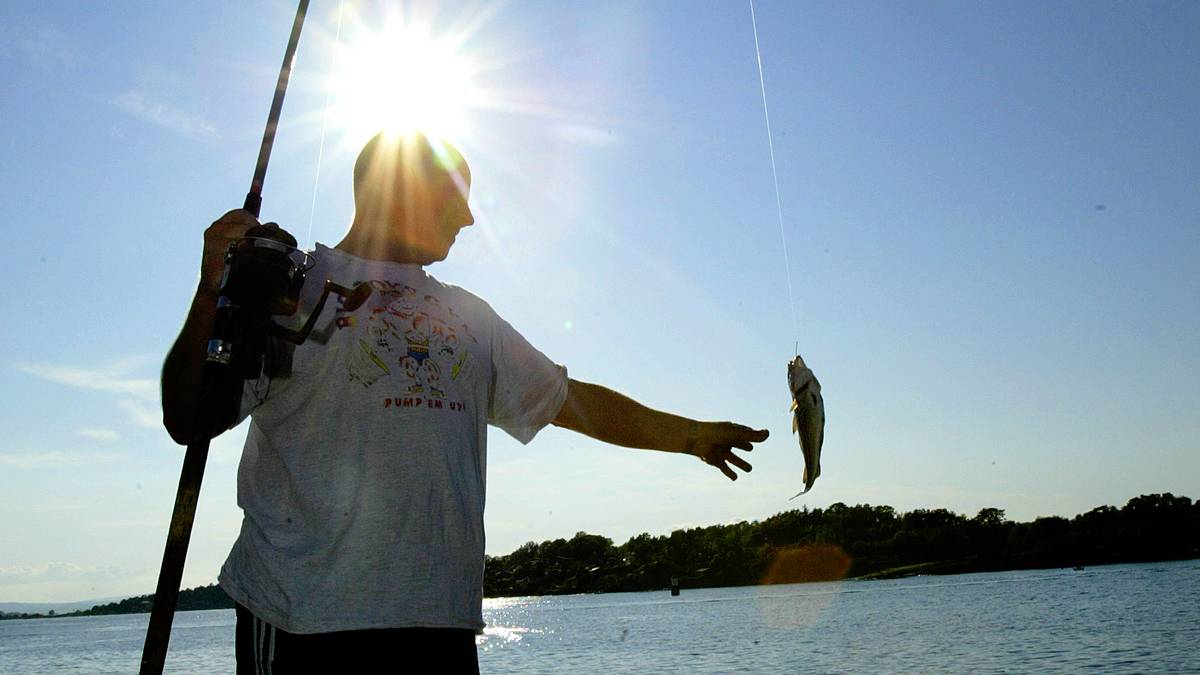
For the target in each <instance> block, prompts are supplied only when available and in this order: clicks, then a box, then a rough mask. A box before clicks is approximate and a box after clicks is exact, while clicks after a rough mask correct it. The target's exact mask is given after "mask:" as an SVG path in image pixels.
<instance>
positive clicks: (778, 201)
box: [750, 0, 800, 352]
mask: <svg viewBox="0 0 1200 675" xmlns="http://www.w3.org/2000/svg"><path fill="white" fill-rule="evenodd" d="M750 26H751V28H753V29H754V56H755V57H756V58H757V59H758V86H759V88H760V89H761V90H762V102H763V119H764V120H766V123H767V148H768V149H769V150H770V152H771V178H772V179H773V180H774V181H775V210H776V212H777V213H778V215H779V239H780V241H782V242H783V264H784V265H785V266H786V269H785V270H784V271H785V272H786V275H785V276H786V277H787V289H788V308H789V309H790V310H791V312H792V334H793V335H795V336H797V337H798V336H799V335H800V324H799V322H798V321H797V320H796V296H795V294H794V293H793V292H792V263H791V260H790V259H789V258H788V247H787V235H786V234H785V232H784V229H783V199H782V198H781V197H780V196H779V172H778V171H777V170H776V169H775V143H774V141H773V140H772V138H771V114H770V113H769V112H768V111H767V84H766V80H765V78H763V64H762V51H761V50H760V49H759V47H758V22H757V21H755V18H754V0H750ZM799 346H800V343H799V342H797V343H796V347H797V350H796V351H797V352H799Z"/></svg>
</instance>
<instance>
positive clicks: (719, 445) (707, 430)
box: [554, 380, 768, 480]
mask: <svg viewBox="0 0 1200 675" xmlns="http://www.w3.org/2000/svg"><path fill="white" fill-rule="evenodd" d="M554 424H555V425H556V426H560V427H563V428H564V429H570V430H572V431H578V432H579V433H581V434H586V435H588V436H591V437H592V438H595V439H597V440H601V441H604V442H606V443H613V444H615V445H622V446H625V447H627V448H644V449H647V450H662V451H663V452H681V453H687V454H691V455H695V456H697V457H699V458H700V459H702V460H704V462H705V463H707V464H711V465H712V466H715V467H717V468H718V469H720V470H721V473H723V474H725V475H726V476H728V477H729V479H730V480H737V474H736V473H735V472H734V471H733V469H731V468H730V467H729V465H730V464H732V465H733V466H736V467H737V468H739V469H741V470H742V471H749V470H750V464H749V462H747V461H746V460H744V459H742V458H741V457H738V456H737V455H735V454H733V448H738V449H741V450H746V451H750V450H752V449H753V447H754V446H753V444H754V443H758V442H761V441H763V440H766V438H767V433H768V432H767V430H766V429H759V430H755V429H751V428H750V427H747V426H743V425H741V424H734V423H733V422H699V421H697V420H693V419H688V418H686V417H680V416H679V415H672V414H671V413H665V412H661V411H658V410H653V409H651V408H647V407H646V406H644V405H642V404H641V403H638V402H637V401H635V400H633V399H631V398H629V397H628V396H625V395H624V394H620V393H618V392H615V391H613V390H612V389H608V388H607V387H602V386H600V385H598V384H589V383H587V382H580V381H578V380H569V381H568V385H567V401H566V403H564V404H563V407H562V410H561V411H559V413H558V417H556V418H555V419H554Z"/></svg>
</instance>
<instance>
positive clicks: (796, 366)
mask: <svg viewBox="0 0 1200 675" xmlns="http://www.w3.org/2000/svg"><path fill="white" fill-rule="evenodd" d="M788 388H789V389H791V391H792V433H798V434H799V435H800V451H801V452H802V453H803V454H804V490H802V491H800V492H798V493H796V494H794V495H792V499H795V498H796V497H799V496H800V495H802V494H805V493H806V492H808V491H809V490H811V489H812V486H813V483H815V482H816V481H817V476H820V475H821V445H822V444H824V442H825V399H823V398H821V383H820V382H818V381H817V377H816V376H815V375H813V372H812V371H811V370H809V368H808V366H807V365H805V364H804V359H803V358H801V357H800V355H799V354H797V355H796V358H794V359H792V361H791V362H790V363H788Z"/></svg>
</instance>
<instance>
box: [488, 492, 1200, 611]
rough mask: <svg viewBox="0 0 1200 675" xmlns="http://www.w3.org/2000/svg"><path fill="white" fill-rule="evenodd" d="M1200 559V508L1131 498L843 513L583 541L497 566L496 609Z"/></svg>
mask: <svg viewBox="0 0 1200 675" xmlns="http://www.w3.org/2000/svg"><path fill="white" fill-rule="evenodd" d="M1195 557H1200V501H1197V502H1195V503H1193V502H1192V500H1191V499H1189V498H1188V497H1176V496H1174V495H1172V494H1169V493H1167V494H1149V495H1142V496H1139V497H1134V498H1133V499H1131V500H1129V502H1128V503H1126V504H1125V506H1123V507H1121V508H1120V509H1118V508H1116V507H1113V506H1099V507H1096V508H1094V509H1092V510H1091V511H1088V512H1087V513H1083V514H1080V515H1078V516H1075V517H1074V518H1071V519H1067V518H1061V517H1058V516H1050V517H1043V518H1037V519H1036V520H1034V521H1032V522H1027V523H1017V522H1013V521H1011V520H1008V519H1006V518H1005V513H1004V510H1003V509H998V508H985V509H982V510H980V511H979V513H977V514H976V515H974V516H972V517H967V516H964V515H960V514H957V513H953V512H951V511H948V510H946V509H916V510H913V511H909V512H906V513H897V512H896V510H895V509H893V508H892V507H890V506H871V505H869V504H859V505H856V506H847V505H846V504H842V503H840V502H839V503H835V504H833V505H831V506H829V507H828V508H825V509H811V510H810V509H808V508H804V509H798V510H793V511H786V512H784V513H780V514H777V515H774V516H771V517H770V518H767V519H766V520H763V521H761V522H760V521H753V522H740V523H734V524H732V525H713V526H709V527H697V528H692V529H685V530H676V531H674V532H672V533H671V534H669V535H662V536H653V535H650V534H639V535H637V536H636V537H633V538H631V539H630V540H629V541H627V542H625V543H624V544H621V545H620V546H614V545H613V542H612V540H610V539H608V538H607V537H603V536H600V535H595V534H588V533H586V532H580V533H578V534H576V535H575V536H574V537H572V538H571V539H569V540H568V539H555V540H553V541H544V542H541V543H535V542H529V543H527V544H525V545H523V546H521V547H520V548H518V549H517V550H516V551H513V552H512V553H510V554H508V555H503V556H495V557H491V556H489V557H488V558H487V567H486V568H485V580H484V590H485V592H486V593H487V595H488V596H489V597H503V596H522V595H554V594H564V593H608V592H616V591H647V590H654V589H661V588H666V587H669V586H670V585H671V581H672V578H675V579H676V580H677V581H678V583H679V585H680V586H681V587H685V588H687V587H692V588H705V587H714V586H744V585H753V584H762V583H794V582H804V581H829V580H836V579H842V578H846V577H868V578H871V577H874V578H879V577H890V576H903V575H909V574H916V573H935V574H936V573H942V574H948V573H960V572H983V571H997V570H1009V569H1032V568H1046V567H1075V566H1081V565H1101V564H1109V563H1122V562H1149V561H1158V560H1176V559H1184V558H1195Z"/></svg>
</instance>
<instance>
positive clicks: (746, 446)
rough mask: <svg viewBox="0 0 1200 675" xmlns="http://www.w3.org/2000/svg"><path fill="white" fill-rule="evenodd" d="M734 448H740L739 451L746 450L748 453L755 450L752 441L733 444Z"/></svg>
mask: <svg viewBox="0 0 1200 675" xmlns="http://www.w3.org/2000/svg"><path fill="white" fill-rule="evenodd" d="M733 447H735V448H738V449H739V450H745V451H746V452H750V451H752V450H754V445H753V444H751V443H750V441H738V442H737V443H734V444H733Z"/></svg>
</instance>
